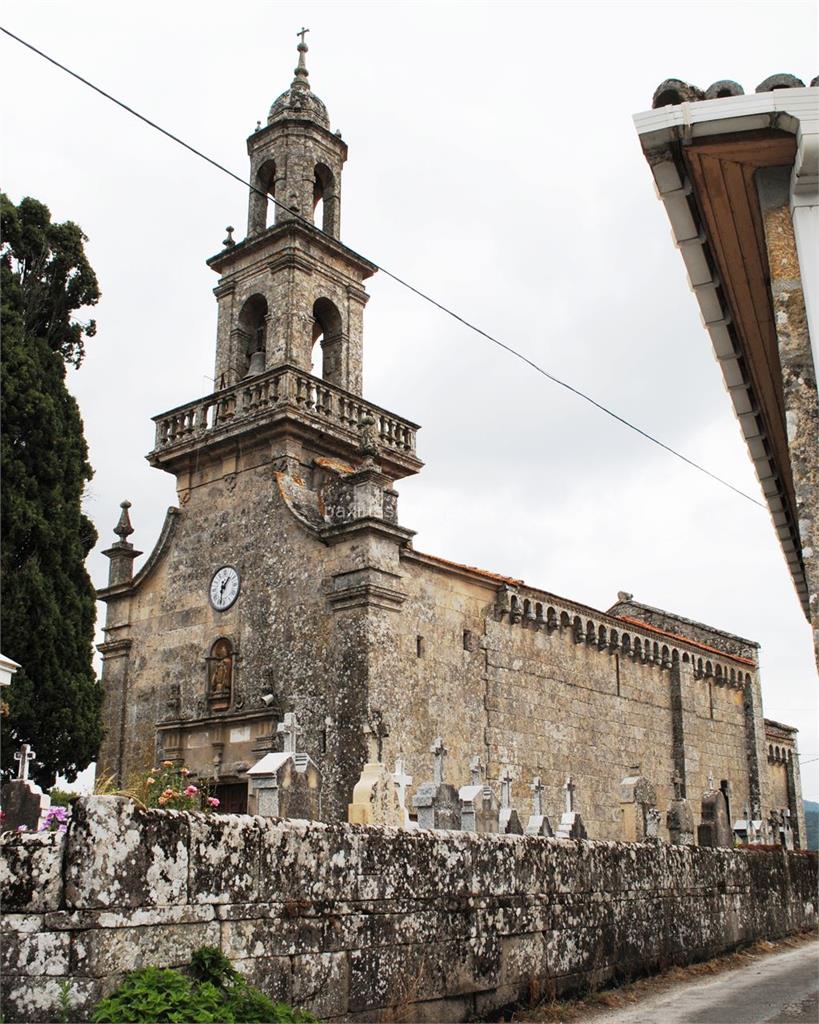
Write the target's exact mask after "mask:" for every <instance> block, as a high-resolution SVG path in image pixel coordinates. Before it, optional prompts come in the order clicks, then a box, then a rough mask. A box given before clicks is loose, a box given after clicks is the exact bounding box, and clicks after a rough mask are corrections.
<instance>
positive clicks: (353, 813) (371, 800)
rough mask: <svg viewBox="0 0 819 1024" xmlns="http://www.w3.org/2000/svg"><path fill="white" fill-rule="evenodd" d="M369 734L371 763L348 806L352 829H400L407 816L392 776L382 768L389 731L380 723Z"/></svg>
mask: <svg viewBox="0 0 819 1024" xmlns="http://www.w3.org/2000/svg"><path fill="white" fill-rule="evenodd" d="M365 731H366V732H367V746H368V755H369V756H368V760H367V763H366V764H365V765H364V768H363V770H362V772H361V777H360V778H359V780H358V782H357V783H356V784H355V787H354V789H353V802H352V803H351V804H348V805H347V821H349V822H350V824H351V825H392V826H394V827H395V828H401V827H403V825H404V816H403V814H402V812H401V805H400V803H399V799H398V789H397V787H396V785H395V779H394V777H393V775H392V773H391V772H390V771H389V770H388V769H387V766H386V765H385V764H383V762H382V760H381V758H382V756H383V742H384V738H385V737H386V736H387V735H389V731H388V729H387V728H386V726H385V725H384V724H383V722H381V721H380V719H379V720H378V721H377V722H376V724H375V725H370V726H368V727H367V729H366V730H365Z"/></svg>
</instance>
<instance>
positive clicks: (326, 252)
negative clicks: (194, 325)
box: [208, 28, 376, 395]
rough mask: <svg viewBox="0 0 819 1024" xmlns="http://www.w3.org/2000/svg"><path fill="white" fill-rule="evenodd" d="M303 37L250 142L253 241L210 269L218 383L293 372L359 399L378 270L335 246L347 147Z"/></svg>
mask: <svg viewBox="0 0 819 1024" xmlns="http://www.w3.org/2000/svg"><path fill="white" fill-rule="evenodd" d="M307 32H308V29H306V28H303V29H301V31H300V32H298V37H299V43H298V55H299V59H298V64H297V66H296V68H295V72H294V76H293V81H292V82H291V83H290V87H289V88H288V89H287V90H286V91H285V92H283V93H282V94H281V95H280V96H279V97H278V98H277V99H276V100H275V101H274V103H273V105H272V106H271V108H270V113H269V114H268V117H267V124H266V125H263V126H262V125H259V126H257V129H256V131H254V132H253V134H252V135H251V136H250V138H249V139H248V140H247V151H248V155H249V156H250V183H251V186H252V187H251V191H250V198H249V203H248V218H247V236H246V238H245V239H244V241H242V242H238V243H237V244H228V241H227V240H226V242H225V243H224V244H225V248H224V249H223V250H222V252H221V253H219V254H218V255H217V256H214V257H213V258H212V259H211V260H209V261H208V262H209V265H210V266H211V267H212V268H213V269H214V270H216V271H217V272H219V273H220V274H221V280H220V282H219V286H218V288H217V289H216V295H217V298H218V300H219V326H218V336H217V346H216V348H217V352H216V373H215V379H216V382H217V385H218V386H220V387H226V386H231V385H234V384H237V383H238V382H239V381H241V380H243V379H244V378H245V377H248V376H255V375H257V374H260V373H263V372H265V371H269V370H271V369H273V368H274V367H276V366H280V365H291V366H294V367H297V368H298V369H300V370H303V371H305V372H307V373H310V374H312V375H313V376H316V377H321V378H322V379H324V380H326V381H329V382H330V383H331V384H335V385H337V386H338V387H341V388H343V389H344V390H346V391H349V392H351V393H352V394H354V395H360V394H361V387H362V379H361V378H362V344H363V340H362V332H363V314H364V305H365V303H366V302H367V298H368V296H367V293H366V292H365V291H364V287H363V283H364V281H365V280H366V278H368V277H370V275H371V274H373V273H374V272H375V270H376V267H375V266H373V264H372V263H370V262H369V261H368V260H365V259H362V258H361V257H360V256H359V255H357V254H356V253H354V252H352V251H351V250H350V249H348V248H347V247H346V246H344V245H343V244H342V243H341V241H340V240H339V232H340V228H341V171H342V167H343V165H344V162H345V160H346V159H347V146H346V144H345V143H344V141H343V140H342V138H341V134H340V132H332V131H331V130H330V118H329V116H328V114H327V108H326V107H325V105H324V103H322V101H321V100H320V99H319V98H318V96H316V94H315V93H314V92H313V90H312V89H311V87H310V81H309V75H308V71H307V61H306V54H307V43H306V42H305V41H304V40H305V36H306V34H307ZM230 241H231V242H232V241H233V240H232V239H230ZM317 342H320V345H317Z"/></svg>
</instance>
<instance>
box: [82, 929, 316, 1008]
mask: <svg viewBox="0 0 819 1024" xmlns="http://www.w3.org/2000/svg"><path fill="white" fill-rule="evenodd" d="M190 970H191V974H192V975H193V977H192V978H189V977H187V976H186V975H185V974H182V973H181V972H180V971H175V970H169V969H167V968H166V969H162V968H158V967H144V968H143V969H142V970H139V971H132V972H131V973H130V974H129V975H128V976H127V977H126V978H125V980H124V981H123V983H122V984H121V985H120V987H119V988H118V989H117V990H116V992H114V993H112V994H111V995H110V996H108V998H107V999H103V1000H101V1001H100V1002H99V1003H98V1004H97V1006H96V1008H95V1010H94V1013H93V1016H92V1018H91V1019H92V1021H93V1022H94V1024H165V1022H168V1024H314V1022H316V1018H315V1017H314V1016H313V1015H312V1014H309V1013H306V1012H305V1011H303V1010H296V1009H293V1007H292V1006H288V1005H287V1004H286V1003H274V1002H273V1000H272V999H269V998H268V997H267V996H266V995H265V994H264V993H263V992H260V991H259V989H257V988H254V987H253V986H252V985H249V984H248V983H247V982H246V981H245V979H244V978H243V977H242V976H241V974H239V973H238V971H236V969H235V968H234V967H233V965H232V964H231V962H230V961H229V960H228V959H227V957H225V956H224V955H223V954H222V953H221V952H220V951H219V950H218V949H214V948H213V947H212V946H203V947H202V948H201V949H198V950H196V952H195V953H194V954H193V957H192V958H191V967H190Z"/></svg>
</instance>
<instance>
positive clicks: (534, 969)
mask: <svg viewBox="0 0 819 1024" xmlns="http://www.w3.org/2000/svg"><path fill="white" fill-rule="evenodd" d="M0 855H1V856H0V869H1V873H0V881H1V884H2V890H1V894H2V905H3V915H4V917H3V929H4V937H3V943H2V956H3V959H2V978H3V1007H2V1013H3V1019H4V1020H5V1021H7V1022H13V1021H46V1020H54V1019H56V1017H57V1005H58V995H59V989H60V985H61V983H63V982H65V981H66V979H67V980H68V982H69V983H70V998H71V1001H72V1014H73V1016H72V1019H76V1020H83V1019H87V1016H88V1014H89V1012H90V1008H91V1007H92V1006H93V1004H94V1003H95V1002H96V1000H97V999H99V998H100V997H101V996H102V995H104V994H107V993H108V992H110V991H111V990H112V989H113V988H114V987H115V986H116V985H117V984H118V983H119V980H120V979H121V977H122V974H123V972H125V971H128V970H131V969H134V968H137V967H141V966H146V965H148V964H155V965H158V966H181V965H184V964H186V963H188V962H189V959H190V955H191V953H192V952H193V950H194V949H196V948H197V947H199V946H202V945H212V946H218V947H220V948H221V949H222V950H223V951H224V953H225V954H226V955H227V956H229V957H230V958H231V959H232V960H233V961H234V962H235V964H236V966H237V967H238V968H239V969H240V970H242V971H243V972H244V973H245V974H246V975H247V976H248V977H249V979H250V980H251V981H252V982H253V983H254V984H257V985H258V986H259V987H261V988H262V989H264V990H265V991H267V992H268V993H269V994H271V995H272V996H274V997H275V998H279V999H284V1000H288V1001H291V1002H293V1003H295V1004H298V1005H302V1006H305V1007H307V1008H309V1009H311V1010H312V1011H313V1012H314V1013H316V1014H317V1015H318V1016H320V1017H321V1018H323V1019H344V1020H352V1021H375V1020H380V1019H382V1017H383V1018H389V1019H392V1020H397V1019H411V1020H415V1021H422V1020H430V1021H455V1020H465V1019H467V1018H471V1017H473V1016H478V1017H481V1016H485V1015H488V1014H489V1013H491V1012H493V1011H494V1010H497V1009H498V1008H500V1007H503V1006H506V1005H508V1004H510V1003H513V1002H515V1001H517V1000H519V999H522V1000H526V999H529V998H530V997H532V996H538V995H545V994H550V993H552V992H561V991H566V990H569V989H572V988H577V987H583V986H584V985H587V984H598V983H600V982H602V981H604V980H605V979H607V978H609V977H611V976H613V975H626V974H629V973H638V972H642V971H646V970H651V969H653V968H656V967H658V966H662V965H667V964H671V963H685V962H689V961H692V960H696V959H702V958H706V957H710V956H713V955H715V954H718V953H721V952H723V951H724V950H728V949H731V948H732V947H734V946H736V945H738V944H739V943H744V942H751V941H754V940H756V939H761V938H774V937H776V936H781V935H786V934H788V933H792V932H797V931H801V930H805V929H810V928H815V927H816V924H817V912H816V896H815V893H816V888H817V857H816V855H815V854H807V853H802V852H798V853H787V852H786V851H784V850H773V849H760V850H739V851H733V850H717V849H706V848H702V847H682V846H670V845H666V844H663V843H654V844H625V843H613V842H580V841H562V840H555V839H543V838H535V837H527V836H495V835H477V834H474V833H465V832H427V831H401V830H398V829H389V828H383V827H364V826H353V825H324V824H321V823H318V822H294V821H281V820H277V819H268V818H260V817H250V816H247V815H244V816H240V815H210V816H208V815H202V814H185V813H182V812H176V811H160V810H143V809H140V808H138V807H137V806H136V805H135V804H134V803H132V802H131V801H129V800H125V799H122V798H116V797H89V798H84V799H82V800H80V801H78V802H77V803H76V804H75V805H74V815H73V819H72V822H71V825H70V827H69V830H68V832H67V833H66V834H64V835H60V834H50V835H26V834H14V833H5V834H4V835H3V837H2V840H0Z"/></svg>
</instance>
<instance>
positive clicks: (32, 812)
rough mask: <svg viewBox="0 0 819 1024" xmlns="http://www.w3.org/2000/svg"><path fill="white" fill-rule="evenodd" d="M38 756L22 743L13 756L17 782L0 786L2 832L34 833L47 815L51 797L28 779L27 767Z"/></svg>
mask: <svg viewBox="0 0 819 1024" xmlns="http://www.w3.org/2000/svg"><path fill="white" fill-rule="evenodd" d="M36 756H37V755H36V754H35V752H34V751H33V750H32V749H31V747H30V746H29V745H28V743H24V744H23V745H22V746H21V747H20V749H19V750H18V751H17V752H16V753H15V755H14V760H15V761H16V762H17V778H16V779H12V780H11V782H7V783H6V784H5V786H3V790H2V797H1V798H0V799H1V801H2V805H3V814H4V818H3V825H2V830H3V831H4V832H15V831H17V830H18V829H21V830H25V831H28V832H36V831H37V829H38V828H39V827H40V822H41V820H42V818H43V817H44V815H45V813H46V811H47V810H48V809H49V807H50V806H51V797H50V796H48V795H47V794H46V793H43V791H42V790H41V789H40V787H39V786H38V785H36V783H34V782H32V781H31V779H30V778H29V777H28V771H29V764H30V763H31V762H32V761H33V760H34V758H35V757H36Z"/></svg>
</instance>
